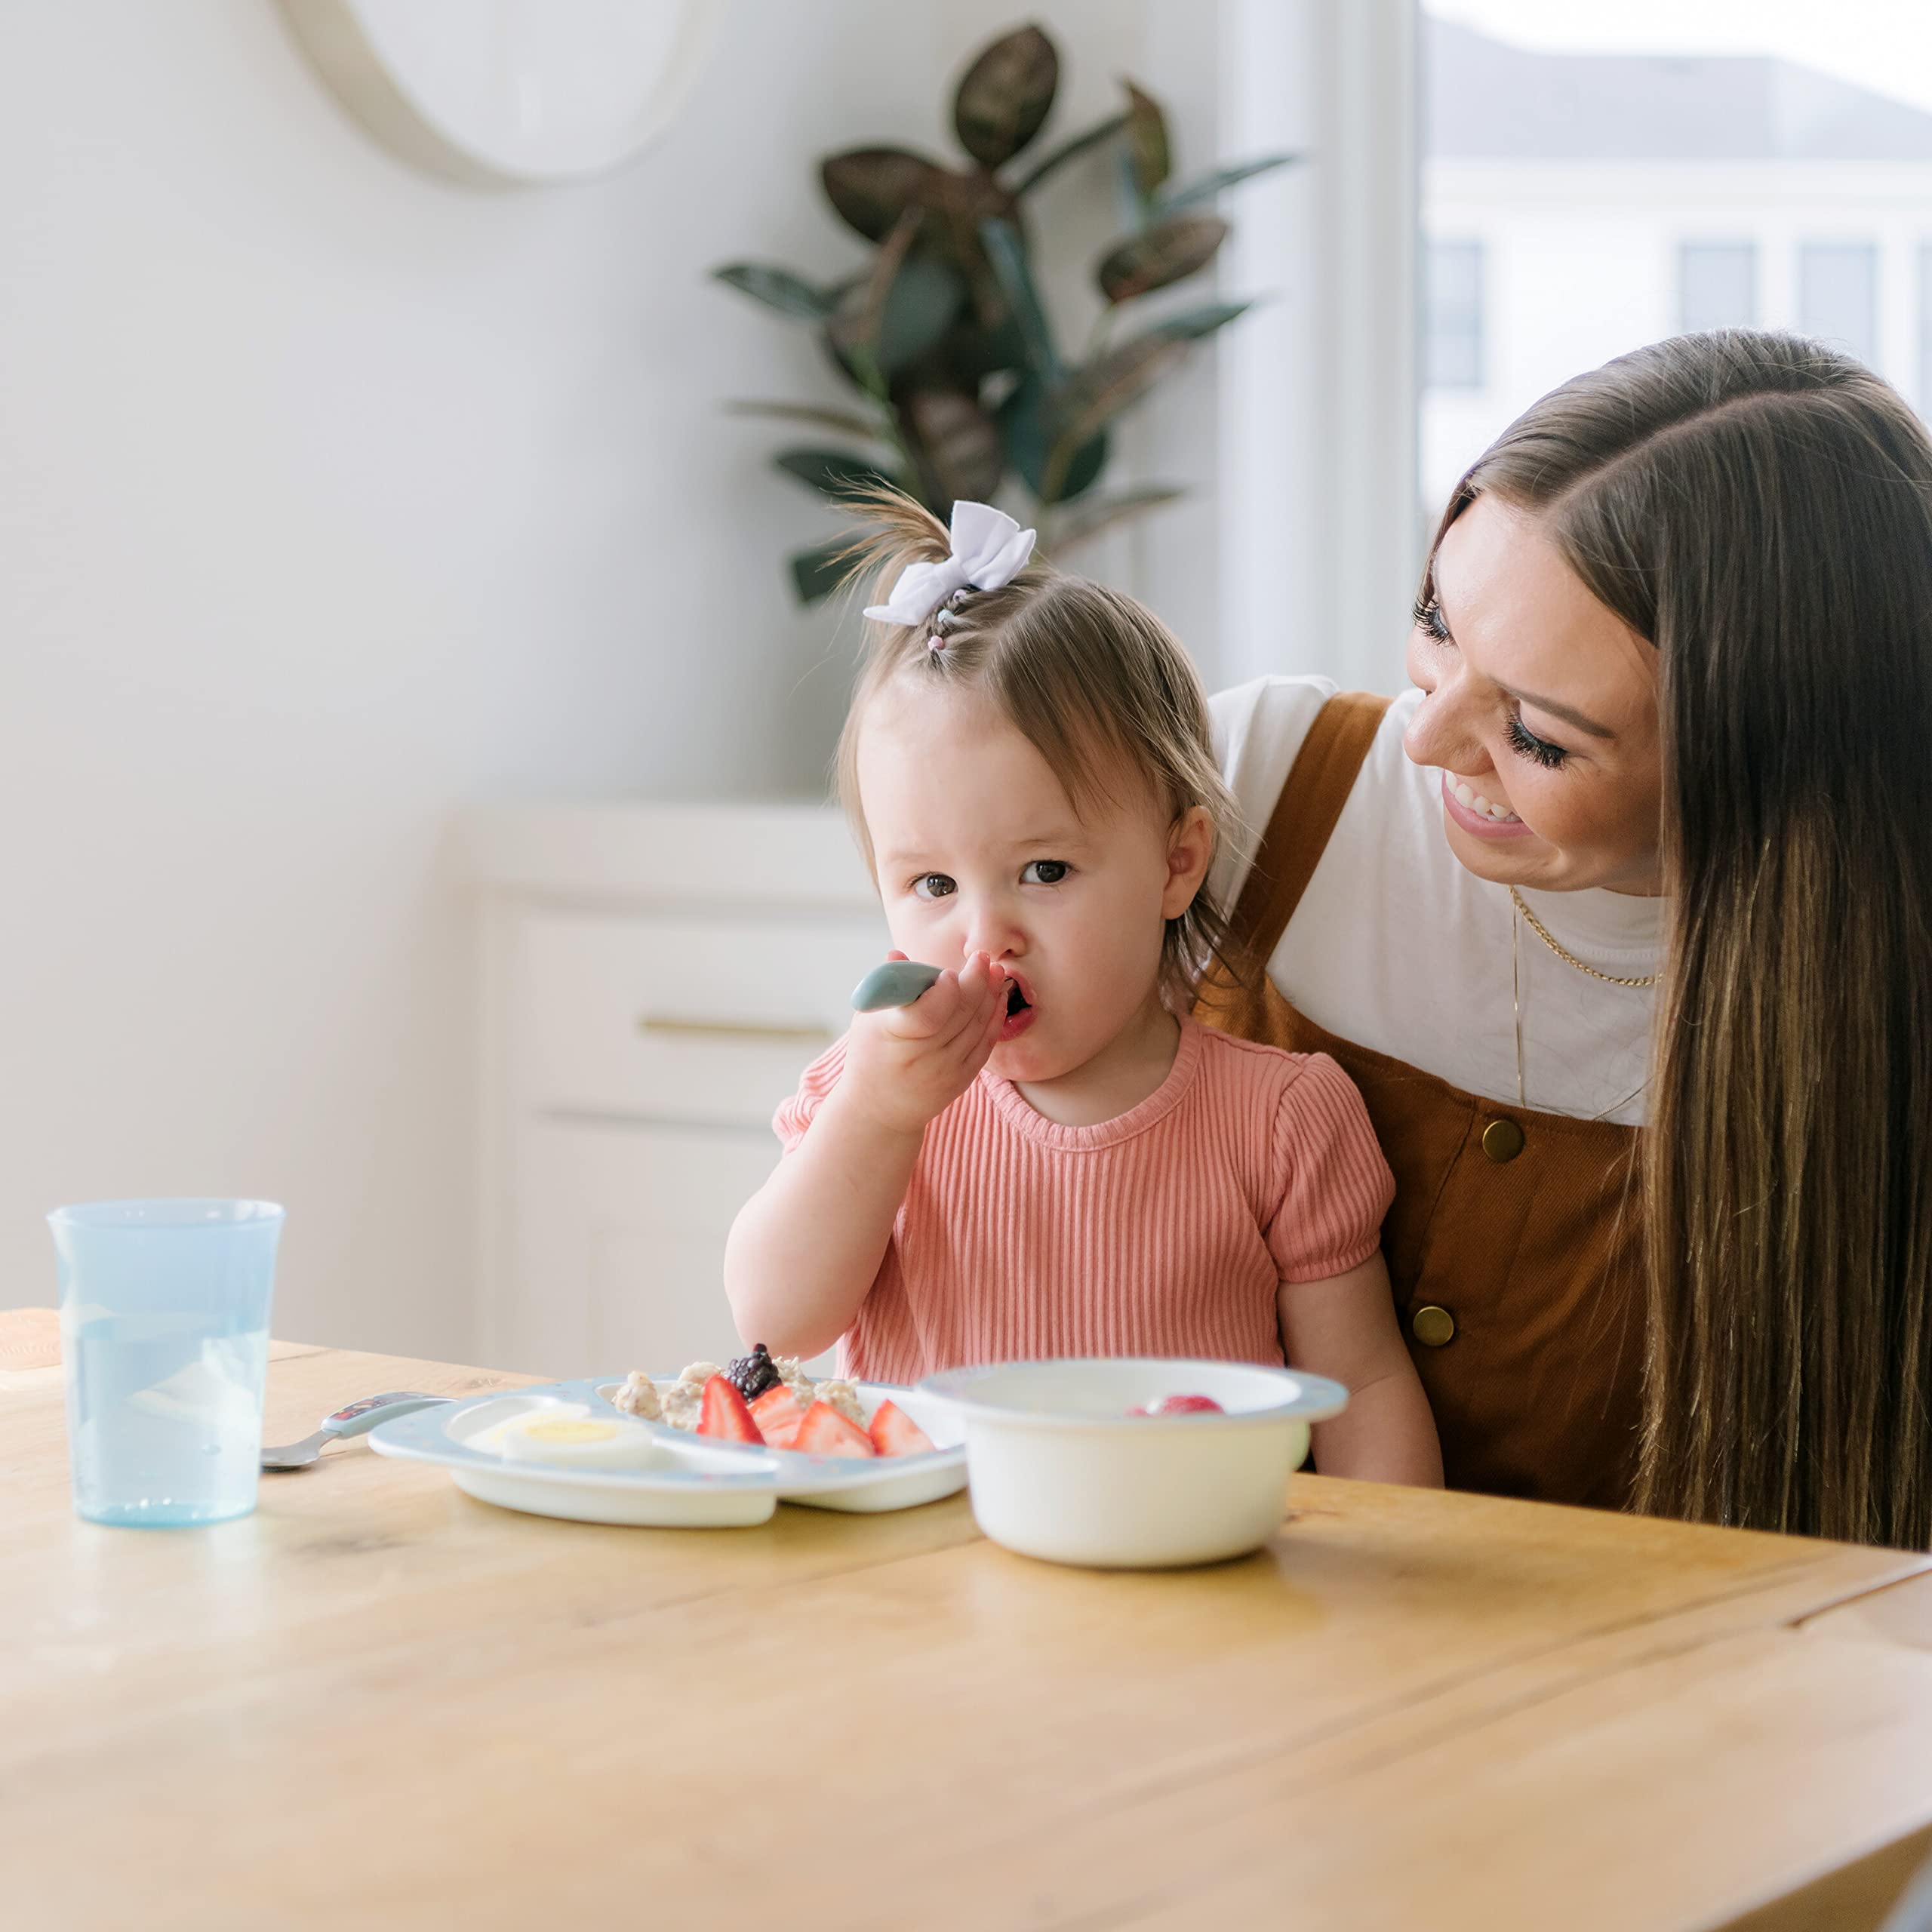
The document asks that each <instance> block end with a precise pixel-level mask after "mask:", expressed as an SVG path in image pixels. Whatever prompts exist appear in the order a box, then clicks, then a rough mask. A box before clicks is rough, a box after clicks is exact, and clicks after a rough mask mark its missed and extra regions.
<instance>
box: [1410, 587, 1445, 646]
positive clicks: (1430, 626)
mask: <svg viewBox="0 0 1932 1932" xmlns="http://www.w3.org/2000/svg"><path fill="white" fill-rule="evenodd" d="M1411 615H1412V616H1413V617H1414V619H1415V620H1416V622H1417V623H1418V624H1419V625H1420V626H1422V628H1423V630H1424V631H1425V632H1427V633H1428V635H1429V636H1431V637H1432V638H1435V641H1436V642H1437V643H1438V644H1447V642H1448V641H1449V626H1447V624H1445V623H1444V622H1443V621H1442V606H1441V605H1440V604H1438V603H1437V602H1436V601H1435V598H1432V597H1418V598H1417V599H1416V604H1415V609H1414V611H1413V612H1412V613H1411Z"/></svg>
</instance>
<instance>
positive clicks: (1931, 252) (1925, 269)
mask: <svg viewBox="0 0 1932 1932" xmlns="http://www.w3.org/2000/svg"><path fill="white" fill-rule="evenodd" d="M1918 413H1919V414H1920V415H1921V416H1922V417H1924V418H1925V419H1926V420H1927V422H1929V423H1932V242H1921V243H1920V244H1919V245H1918Z"/></svg>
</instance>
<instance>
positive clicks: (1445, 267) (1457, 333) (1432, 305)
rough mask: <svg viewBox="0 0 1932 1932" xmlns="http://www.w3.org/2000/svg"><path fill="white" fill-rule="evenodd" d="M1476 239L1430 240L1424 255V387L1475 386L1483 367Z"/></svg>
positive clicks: (1480, 250) (1479, 261)
mask: <svg viewBox="0 0 1932 1932" xmlns="http://www.w3.org/2000/svg"><path fill="white" fill-rule="evenodd" d="M1482 257H1483V248H1482V244H1481V242H1429V243H1428V244H1427V245H1426V248H1425V250H1424V252H1423V277H1422V283H1423V297H1422V300H1423V364H1422V367H1423V376H1422V380H1423V388H1424V389H1481V387H1482V386H1483V368H1482V349H1483V343H1482V269H1483V261H1482Z"/></svg>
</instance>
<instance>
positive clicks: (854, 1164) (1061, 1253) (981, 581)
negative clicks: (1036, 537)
mask: <svg viewBox="0 0 1932 1932" xmlns="http://www.w3.org/2000/svg"><path fill="white" fill-rule="evenodd" d="M876 507H877V509H878V518H879V520H880V523H881V526H882V528H881V534H880V536H879V537H878V539H877V540H875V541H874V542H873V543H871V544H870V545H869V546H867V547H866V551H865V552H863V555H865V556H866V558H868V559H869V560H870V561H885V562H886V563H887V564H888V571H889V573H891V574H894V575H895V576H896V581H894V584H893V588H892V591H891V596H890V599H889V601H888V602H887V603H886V604H884V605H879V606H875V607H874V608H871V609H869V610H868V611H866V616H867V617H868V618H869V619H872V620H874V625H875V628H874V629H873V632H872V643H871V651H870V655H869V659H868V661H867V663H866V666H865V669H864V671H863V674H862V675H861V677H860V681H859V685H858V688H857V693H856V695H855V696H854V700H853V704H852V709H851V715H850V717H849V718H848V721H847V724H846V728H845V732H844V738H843V740H841V745H840V749H839V760H838V774H839V789H840V792H841V796H842V798H843V801H844V804H845V807H846V809H847V811H848V813H849V814H851V818H852V820H853V823H854V827H855V829H857V832H858V835H859V838H860V842H861V844H863V848H864V849H865V851H866V857H867V859H868V860H869V863H870V865H871V866H872V875H873V877H874V878H875V880H876V881H877V883H878V889H879V894H880V897H881V900H883V901H884V907H885V913H886V918H887V921H888V925H889V926H890V928H891V934H892V938H893V941H894V948H895V951H894V955H893V956H894V958H906V957H910V958H913V959H916V960H920V961H925V962H927V963H928V964H932V965H935V966H938V967H940V968H943V969H944V971H943V972H942V974H941V975H940V979H939V980H938V982H937V984H935V985H934V986H932V987H931V989H929V990H928V992H925V993H924V994H923V995H921V997H920V998H918V1001H915V1003H914V1004H912V1005H911V1006H909V1007H905V1008H897V1009H894V1010H889V1011H884V1012H878V1013H869V1014H859V1015H857V1016H856V1017H854V1020H853V1023H852V1025H851V1029H850V1030H849V1031H848V1033H847V1034H846V1035H845V1037H844V1038H843V1039H842V1040H841V1041H839V1042H838V1044H837V1045H835V1046H834V1047H832V1048H830V1049H829V1051H827V1052H826V1054H824V1055H823V1057H821V1058H820V1060H817V1062H816V1063H814V1065H813V1066H811V1067H810V1068H808V1069H807V1071H806V1072H805V1075H804V1080H803V1082H802V1084H801V1087H800V1088H799V1091H798V1093H797V1094H795V1096H794V1097H792V1099H791V1100H788V1101H786V1103H785V1104H784V1106H782V1107H781V1108H780V1109H779V1111H778V1115H777V1120H776V1122H775V1125H776V1127H777V1133H778V1136H779V1138H780V1141H781V1142H782V1143H783V1146H784V1149H785V1154H784V1158H783V1160H782V1161H780V1163H779V1165H778V1168H777V1171H776V1172H775V1173H774V1174H773V1176H772V1177H771V1180H769V1181H768V1182H767V1183H765V1185H764V1187H763V1188H761V1189H760V1190H759V1191H758V1193H757V1194H756V1195H755V1196H754V1197H753V1198H752V1200H751V1201H749V1203H748V1204H746V1207H744V1209H743V1211H742V1212H741V1213H740V1214H739V1216H738V1218H737V1223H736V1225H735V1226H734V1227H733V1229H732V1231H731V1241H730V1244H729V1247H728V1250H727V1252H726V1257H725V1287H726V1291H727V1292H728V1294H729V1296H730V1297H731V1308H732V1313H733V1315H734V1318H735V1320H736V1321H737V1327H738V1331H739V1333H740V1334H741V1335H743V1336H745V1337H747V1338H748V1339H755V1340H761V1341H764V1342H765V1343H768V1345H769V1346H770V1347H771V1349H772V1350H773V1352H774V1353H780V1352H782V1353H786V1354H793V1355H813V1354H815V1353H817V1352H818V1351H820V1349H825V1348H828V1347H829V1346H831V1344H832V1343H833V1342H834V1341H835V1340H841V1338H842V1345H841V1350H840V1355H841V1360H840V1368H841V1372H842V1373H844V1374H849V1375H854V1376H861V1377H867V1378H869V1379H872V1380H881V1381H895V1382H911V1381H915V1380H917V1379H918V1377H920V1376H921V1375H924V1374H929V1373H931V1371H934V1370H937V1369H940V1368H945V1367H950V1366H952V1365H954V1364H960V1363H968V1362H980V1361H1011V1360H1014V1359H1017V1358H1024V1357H1037V1356H1042V1355H1174V1356H1207V1357H1216V1358H1223V1359H1229V1360H1235V1361H1257V1362H1269V1363H1272V1364H1275V1365H1277V1366H1279V1365H1280V1364H1281V1363H1282V1362H1283V1361H1284V1360H1286V1361H1291V1362H1293V1363H1294V1364H1295V1365H1296V1366H1297V1367H1302V1368H1306V1369H1307V1370H1309V1371H1310V1372H1312V1373H1316V1374H1323V1375H1327V1376H1331V1377H1334V1379H1335V1380H1337V1381H1339V1382H1342V1383H1346V1385H1347V1386H1348V1387H1349V1389H1350V1390H1351V1391H1352V1400H1351V1401H1350V1404H1349V1408H1348V1410H1347V1411H1346V1414H1343V1415H1342V1416H1340V1417H1337V1418H1336V1419H1335V1420H1334V1421H1331V1422H1327V1423H1321V1424H1319V1425H1318V1426H1317V1427H1316V1429H1315V1459H1316V1461H1317V1463H1318V1466H1320V1468H1321V1469H1322V1470H1323V1471H1324V1472H1325V1473H1327V1474H1331V1475H1358V1476H1371V1477H1375V1478H1380V1479H1382V1480H1385V1481H1399V1482H1417V1483H1423V1482H1426V1483H1439V1482H1440V1481H1441V1457H1440V1454H1439V1452H1438V1449H1437V1446H1436V1439H1435V1425H1434V1423H1433V1421H1432V1419H1431V1417H1430V1415H1429V1407H1428V1404H1427V1403H1426V1401H1425V1400H1424V1398H1423V1392H1422V1388H1421V1385H1420V1383H1419V1382H1418V1380H1417V1377H1416V1373H1415V1370H1414V1365H1413V1364H1411V1361H1410V1359H1409V1356H1408V1352H1407V1347H1406V1346H1405V1345H1404V1342H1403V1340H1402V1337H1401V1332H1400V1330H1399V1329H1398V1326H1397V1324H1396V1319H1395V1307H1394V1303H1393V1300H1392V1297H1391V1294H1390V1291H1389V1281H1388V1276H1387V1273H1386V1270H1385V1269H1384V1266H1383V1260H1382V1254H1381V1250H1380V1226H1381V1221H1382V1217H1383V1214H1384V1212H1385V1211H1386V1209H1387V1207H1388V1205H1389V1200H1390V1198H1391V1197H1392V1192H1393V1183H1392V1180H1391V1179H1390V1177H1389V1170H1388V1168H1387V1166H1386V1164H1385V1163H1384V1162H1383V1158H1382V1156H1381V1152H1380V1149H1378V1148H1377V1146H1376V1143H1375V1140H1374V1136H1373V1135H1372V1134H1371V1131H1370V1128H1369V1124H1368V1117H1367V1113H1366V1112H1365V1110H1364V1108H1363V1106H1362V1104H1361V1097H1360V1096H1359V1095H1358V1094H1357V1093H1356V1092H1355V1088H1353V1087H1352V1085H1351V1084H1349V1080H1348V1078H1347V1076H1346V1075H1344V1074H1343V1072H1342V1071H1341V1069H1340V1067H1338V1066H1337V1065H1336V1064H1335V1063H1334V1061H1333V1060H1330V1059H1328V1058H1327V1057H1326V1056H1325V1055H1322V1054H1287V1053H1284V1052H1282V1051H1280V1050H1279V1049H1278V1048H1273V1047H1264V1046H1257V1045H1254V1044H1251V1043H1250V1042H1248V1041H1242V1040H1237V1039H1235V1038H1231V1037H1230V1036H1229V1035H1225V1034H1222V1033H1217V1032H1211V1031H1209V1030H1208V1029H1205V1028H1204V1027H1202V1026H1198V1024H1196V1023H1195V1022H1194V1021H1192V1020H1189V1019H1188V1018H1187V1017H1185V1016H1186V1012H1187V1008H1188V1004H1189V998H1190V995H1191V993H1192V989H1193V986H1194V983H1195V980H1196V978H1197V977H1198V974H1199V972H1200V971H1201V968H1202V966H1203V965H1204V964H1205V962H1206V961H1207V959H1208V958H1210V956H1211V955H1212V953H1213V952H1214V949H1215V948H1216V946H1217V943H1219V942H1220V939H1221V937H1222V921H1221V919H1220V914H1219V912H1218V909H1217V908H1216V907H1214V906H1213V905H1212V904H1211V903H1210V901H1209V900H1208V899H1207V897H1206V894H1205V893H1204V888H1203V881H1204V880H1205V878H1207V870H1208V866H1209V863H1210V861H1211V859H1212V857H1213V856H1214V844H1215V838H1216V835H1217V821H1220V822H1221V823H1226V821H1227V820H1228V818H1229V814H1230V811H1231V806H1230V804H1229V798H1228V795H1227V793H1226V791H1225V789H1223V786H1222V784H1221V782H1220V776H1219V774H1218V772H1217V769H1216V767H1215V762H1214V753H1213V749H1212V746H1211V743H1210V740H1209V735H1208V720H1207V706H1206V704H1205V702H1204V700H1203V698H1202V696H1201V688H1200V685H1199V682H1198V680H1197V678H1195V674H1194V671H1193V668H1192V666H1191V665H1190V663H1189V661H1188V659H1187V657H1186V654H1184V653H1183V651H1182V650H1181V648H1180V646H1179V645H1177V643H1176V642H1175V641H1174V638H1172V637H1171V635H1169V634H1168V632H1167V631H1166V630H1165V629H1164V628H1163V626H1161V624H1160V623H1158V621H1157V620H1155V618H1154V617H1152V615H1151V614H1149V612H1147V611H1145V610H1143V608H1141V607H1140V605H1137V604H1136V603H1135V602H1134V601H1133V600H1132V599H1131V598H1126V597H1123V596H1121V595H1118V593H1116V592H1113V591H1111V590H1109V589H1106V588H1104V587H1103V586H1101V585H1099V584H1097V583H1088V582H1087V581H1085V580H1082V579H1081V578H1078V577H1067V576H1063V575H1060V574H1058V573H1057V572H1055V571H1052V570H1051V569H1049V568H1044V567H1043V566H1041V565H1032V567H1031V568H1029V567H1028V561H1029V558H1030V556H1031V555H1032V546H1033V533H1032V531H1023V530H1021V529H1020V528H1019V526H1018V525H1017V524H1015V523H1014V521H1012V519H1011V518H1009V517H1006V516H1004V515H1001V513H1000V512H998V511H997V510H994V509H990V508H989V507H988V506H986V505H984V504H980V503H960V504H958V506H956V507H955V510H954V512H953V518H952V535H951V539H950V541H949V538H948V535H947V533H946V531H945V530H944V529H943V528H941V526H940V525H939V524H938V523H937V521H935V520H934V518H931V516H929V515H928V514H927V513H926V512H924V510H923V509H920V508H919V507H918V506H917V505H915V504H914V503H911V502H909V501H907V500H903V499H900V498H896V497H888V498H884V499H881V500H880V501H879V502H878V504H877V506H876Z"/></svg>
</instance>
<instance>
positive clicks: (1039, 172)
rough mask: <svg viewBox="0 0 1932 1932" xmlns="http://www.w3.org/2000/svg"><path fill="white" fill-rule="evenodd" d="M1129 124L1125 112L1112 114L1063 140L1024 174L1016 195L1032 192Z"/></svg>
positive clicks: (1016, 188)
mask: <svg viewBox="0 0 1932 1932" xmlns="http://www.w3.org/2000/svg"><path fill="white" fill-rule="evenodd" d="M1126 125H1127V116H1126V115H1124V114H1110V115H1108V117H1107V118H1106V120H1104V121H1103V122H1100V123H1098V124H1097V125H1096V126H1094V127H1091V128H1088V130H1087V131H1086V132H1085V133H1084V134H1075V136H1074V137H1073V138H1072V140H1067V141H1063V142H1061V143H1060V146H1058V147H1057V148H1054V149H1052V150H1051V152H1048V153H1047V154H1044V155H1042V156H1041V158H1039V159H1038V161H1036V162H1035V163H1034V164H1033V165H1032V167H1031V168H1029V169H1028V170H1027V171H1026V173H1025V174H1023V175H1022V176H1021V177H1020V180H1019V182H1018V183H1017V185H1016V186H1015V187H1014V190H1013V192H1014V193H1015V194H1016V195H1026V194H1030V193H1032V191H1033V190H1034V189H1035V188H1037V187H1038V186H1039V185H1040V183H1041V182H1042V181H1044V180H1046V179H1047V177H1048V176H1049V175H1051V174H1057V173H1058V171H1060V169H1061V168H1064V167H1065V166H1066V164H1067V163H1068V162H1069V161H1072V160H1075V159H1076V158H1078V156H1080V155H1083V154H1084V153H1085V152H1087V150H1088V149H1089V148H1097V147H1098V146H1100V143H1102V142H1103V141H1109V140H1112V139H1113V137H1114V136H1115V135H1116V134H1118V133H1119V132H1120V131H1121V129H1122V128H1124V127H1125V126H1126Z"/></svg>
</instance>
